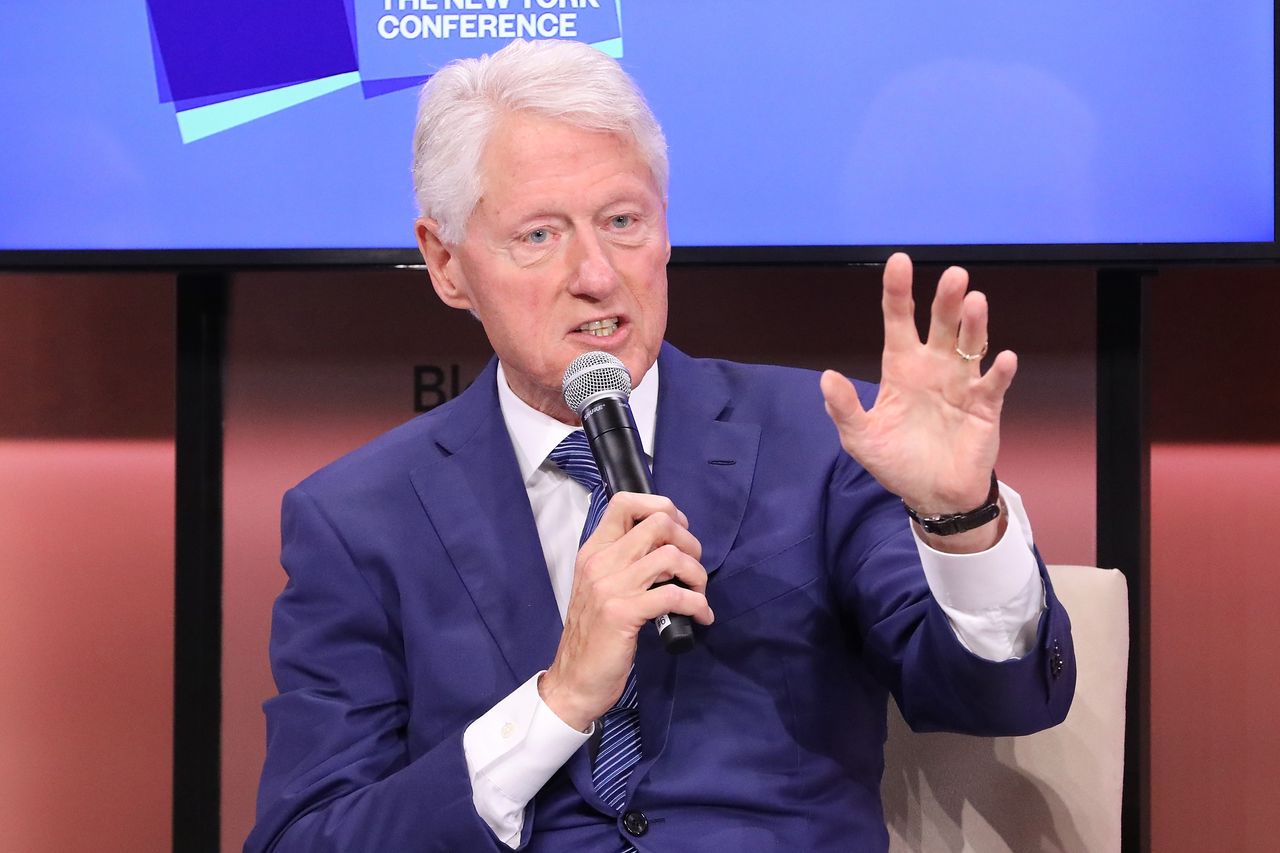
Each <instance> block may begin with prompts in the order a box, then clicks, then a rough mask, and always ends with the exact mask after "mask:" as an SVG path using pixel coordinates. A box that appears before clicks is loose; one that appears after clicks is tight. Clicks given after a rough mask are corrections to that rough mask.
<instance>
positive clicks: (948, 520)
mask: <svg viewBox="0 0 1280 853" xmlns="http://www.w3.org/2000/svg"><path fill="white" fill-rule="evenodd" d="M902 506H903V508H904V509H906V511H907V515H909V516H911V520H912V521H914V522H916V524H919V525H920V529H921V530H923V531H924V532H925V533H932V534H933V535H934V536H951V535H952V534H955V533H963V532H965V531H966V530H973V529H974V528H975V527H981V526H982V525H984V524H986V523H987V522H989V521H994V520H995V519H996V517H997V516H999V515H1000V486H999V485H998V484H997V483H996V472H995V471H992V472H991V489H990V491H988V492H987V499H986V500H985V501H983V502H982V506H980V507H978V508H977V509H971V510H969V511H968V512H955V513H951V514H950V515H921V514H920V513H918V512H916V511H915V510H914V509H912V508H911V507H909V506H907V502H906V501H903V502H902Z"/></svg>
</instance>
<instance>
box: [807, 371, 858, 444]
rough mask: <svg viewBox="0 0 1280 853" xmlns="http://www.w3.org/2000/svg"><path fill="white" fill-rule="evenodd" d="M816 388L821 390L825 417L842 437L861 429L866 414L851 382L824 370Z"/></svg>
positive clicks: (837, 374)
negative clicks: (827, 417) (825, 409)
mask: <svg viewBox="0 0 1280 853" xmlns="http://www.w3.org/2000/svg"><path fill="white" fill-rule="evenodd" d="M818 387H819V388H821V389H822V399H823V400H824V401H825V403H826V407H827V415H828V416H829V417H830V418H831V420H832V421H833V422H834V423H835V425H836V429H838V430H840V432H841V434H842V435H843V434H844V433H845V432H847V431H853V432H856V431H858V430H860V429H862V427H863V426H864V425H865V423H866V418H867V413H866V410H865V409H863V408H862V401H861V400H859V399H858V392H857V390H856V389H855V388H854V387H853V383H852V382H850V381H849V380H848V379H847V378H845V377H844V376H841V375H840V374H839V373H836V372H835V371H834V370H826V371H823V373H822V378H821V379H820V380H819V381H818Z"/></svg>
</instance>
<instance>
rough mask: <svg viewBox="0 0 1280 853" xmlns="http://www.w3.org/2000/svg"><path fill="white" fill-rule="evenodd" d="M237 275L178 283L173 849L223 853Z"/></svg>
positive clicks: (194, 276)
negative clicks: (228, 455)
mask: <svg viewBox="0 0 1280 853" xmlns="http://www.w3.org/2000/svg"><path fill="white" fill-rule="evenodd" d="M228 281H229V277H228V275H227V274H226V273H182V274H180V275H179V276H178V281H177V321H178V328H177V359H178V370H177V413H176V430H175V440H174V449H175V457H176V458H175V468H176V488H175V512H176V514H177V517H176V525H175V541H174V651H173V849H174V850H175V851H182V853H203V851H209V853H217V850H218V843H219V830H220V821H221V809H220V806H221V797H222V790H221V762H222V744H221V740H222V738H221V735H222V366H223V361H224V358H223V357H224V351H225V342H226V326H227V298H228V291H229V284H228Z"/></svg>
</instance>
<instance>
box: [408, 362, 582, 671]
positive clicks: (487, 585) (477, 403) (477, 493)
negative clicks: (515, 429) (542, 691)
mask: <svg viewBox="0 0 1280 853" xmlns="http://www.w3.org/2000/svg"><path fill="white" fill-rule="evenodd" d="M495 367H496V361H490V363H489V365H488V366H487V367H486V368H485V370H484V371H483V372H482V373H481V374H480V376H479V377H478V378H477V379H476V381H475V382H474V383H472V385H471V387H470V388H469V389H467V391H466V392H464V393H463V394H462V395H461V396H459V397H458V399H457V400H456V401H455V402H454V405H453V406H452V407H451V408H452V411H450V412H449V419H448V420H447V421H446V422H445V423H444V424H442V426H441V428H440V429H439V431H438V434H437V439H436V443H437V445H438V446H439V448H440V450H441V452H442V454H443V455H442V457H441V458H440V459H438V460H437V461H435V462H434V463H430V464H428V465H424V466H422V467H421V468H417V469H414V470H413V471H411V472H410V478H411V480H412V482H413V486H414V488H415V489H416V490H417V492H418V497H419V500H421V502H422V506H423V508H424V509H425V510H426V512H427V515H428V516H429V517H430V519H431V523H432V525H433V526H434V527H435V530H436V532H437V534H438V535H439V536H440V540H441V542H442V543H443V544H444V547H445V549H446V550H447V551H448V552H449V557H450V559H451V560H452V561H453V565H454V568H455V569H456V570H457V572H458V575H459V577H461V579H462V582H463V584H465V585H466V588H467V591H468V592H469V593H470V594H471V598H472V600H473V601H474V602H475V605H476V609H477V610H478V611H479V613H480V617H481V619H483V620H484V623H485V625H486V627H487V628H488V630H489V633H490V634H491V635H492V636H493V639H494V641H495V642H496V643H497V644H498V647H499V648H500V649H501V651H502V654H503V657H504V658H505V659H506V662H507V665H508V666H509V667H510V668H511V673H512V677H513V678H514V679H515V684H520V683H522V682H524V681H525V680H527V679H528V678H529V677H530V676H532V675H533V674H534V673H535V672H537V671H538V670H540V669H546V668H547V666H549V665H550V664H551V661H552V659H553V658H554V657H555V651H556V646H557V645H558V644H559V641H560V633H561V631H562V626H561V624H560V614H559V611H558V610H557V608H556V602H555V594H554V593H553V592H552V589H551V581H550V576H549V574H548V572H547V565H546V561H545V560H544V559H543V556H542V548H541V545H540V544H539V540H538V531H537V527H536V525H535V524H534V521H533V512H532V510H531V509H530V508H529V497H528V494H527V493H526V492H525V488H524V483H522V482H521V480H520V469H519V466H518V464H517V463H516V458H515V451H513V450H512V448H511V438H510V436H509V435H508V434H507V427H506V422H505V421H504V420H503V418H502V412H501V409H500V408H499V406H498V395H497V386H496V384H495ZM514 686H515V685H513V687H514Z"/></svg>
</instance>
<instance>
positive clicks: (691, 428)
mask: <svg viewBox="0 0 1280 853" xmlns="http://www.w3.org/2000/svg"><path fill="white" fill-rule="evenodd" d="M659 365H660V369H661V377H662V384H661V388H660V390H659V399H658V425H657V431H656V434H655V436H654V475H653V479H654V487H655V488H656V489H657V491H658V492H659V493H660V494H663V495H666V496H667V497H669V498H671V499H672V500H673V501H674V502H675V504H676V506H678V507H680V509H681V510H683V511H684V513H685V514H686V515H687V516H688V517H689V528H690V530H691V531H692V532H693V533H694V535H695V536H697V537H698V541H700V542H701V543H702V563H703V566H705V567H706V569H707V573H708V574H709V575H713V576H714V574H715V572H716V570H718V569H719V568H720V566H721V564H723V563H724V560H725V557H726V556H727V555H728V553H729V549H730V548H731V547H732V545H733V542H734V540H735V539H736V538H737V536H738V528H739V527H740V526H741V524H742V518H743V516H744V515H745V513H746V506H747V498H748V497H749V495H750V493H751V482H752V478H753V476H754V473H755V467H756V453H757V451H758V449H759V444H760V427H759V426H758V425H756V424H741V423H734V422H730V421H728V420H727V413H728V411H729V406H730V398H729V389H728V386H727V384H726V383H725V382H724V380H723V379H722V378H721V377H720V376H719V375H718V374H716V373H714V372H713V370H712V369H711V368H709V367H706V366H703V365H700V364H699V363H698V362H696V361H694V360H693V359H691V358H689V357H688V356H686V355H685V354H684V353H682V352H680V351H679V350H677V349H675V348H674V347H672V346H670V345H668V344H664V345H663V349H662V353H661V355H660V356H659ZM712 630H714V629H712ZM691 654H698V650H697V649H695V650H694V651H693V652H691ZM679 661H680V657H679V656H677V655H671V654H668V653H667V652H666V650H665V649H664V648H663V647H662V641H661V640H660V639H658V636H657V632H656V631H655V630H654V629H653V628H652V627H649V626H646V627H645V629H644V630H642V631H641V632H640V642H639V644H638V647H637V649H636V681H637V686H638V689H639V708H640V736H641V739H642V742H643V744H644V758H643V759H641V761H640V763H639V764H638V765H637V766H636V769H635V771H634V772H633V773H632V776H631V780H630V782H629V783H628V786H627V787H628V789H629V792H634V790H635V787H636V785H638V784H639V783H640V781H641V780H643V778H644V777H645V775H646V774H647V773H648V771H649V768H650V767H651V766H652V765H653V763H654V761H656V760H657V758H658V757H659V756H660V755H661V754H662V751H663V749H665V747H666V742H667V732H668V730H669V729H670V727H671V717H672V709H673V707H674V703H675V696H676V693H677V689H678V683H677V682H678V674H679V673H678V670H679Z"/></svg>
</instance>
